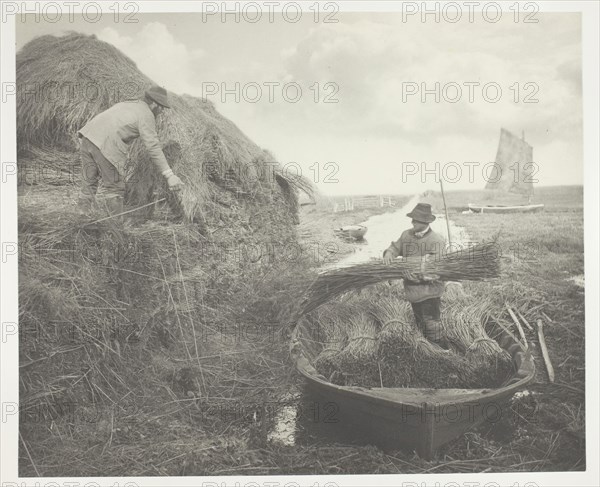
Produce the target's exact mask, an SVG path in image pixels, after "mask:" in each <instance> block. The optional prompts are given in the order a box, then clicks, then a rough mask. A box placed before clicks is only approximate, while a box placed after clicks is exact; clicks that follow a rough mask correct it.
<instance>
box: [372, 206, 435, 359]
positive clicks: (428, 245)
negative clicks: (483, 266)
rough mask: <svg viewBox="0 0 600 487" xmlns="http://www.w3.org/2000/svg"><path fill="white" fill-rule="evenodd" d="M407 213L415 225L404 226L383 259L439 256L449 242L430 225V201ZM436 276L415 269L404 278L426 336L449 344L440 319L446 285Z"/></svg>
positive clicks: (423, 258)
mask: <svg viewBox="0 0 600 487" xmlns="http://www.w3.org/2000/svg"><path fill="white" fill-rule="evenodd" d="M406 216H408V217H410V218H412V228H410V229H408V230H405V231H404V232H403V233H402V235H401V236H400V238H399V239H398V240H396V241H395V242H392V244H391V245H390V246H389V247H388V248H387V249H386V250H385V252H384V253H383V262H384V263H386V264H390V263H392V262H393V261H394V259H395V258H396V257H403V258H405V259H411V258H418V259H419V261H424V260H425V261H426V260H429V259H431V258H436V257H438V256H440V255H441V253H442V251H443V250H444V248H445V244H446V243H445V241H444V238H443V237H442V236H441V235H439V234H437V233H435V232H434V231H433V230H432V229H431V228H430V226H429V224H430V223H431V222H433V221H434V220H435V216H434V215H433V214H432V212H431V205H429V204H427V203H418V204H417V206H415V208H414V209H413V211H411V212H410V213H408V214H407V215H406ZM436 277H437V276H428V275H426V274H425V275H424V274H422V273H412V274H411V275H410V276H409V278H407V279H404V291H405V293H406V298H407V299H408V301H409V302H410V304H411V305H412V309H413V313H414V315H415V319H416V321H417V325H418V326H419V328H420V329H421V330H422V331H423V334H424V335H425V337H426V338H427V339H428V340H430V341H432V342H434V343H437V344H439V345H440V346H442V347H444V348H446V343H445V339H444V338H443V336H442V325H441V322H440V306H441V297H442V294H444V288H445V286H444V283H443V282H441V281H438V280H436Z"/></svg>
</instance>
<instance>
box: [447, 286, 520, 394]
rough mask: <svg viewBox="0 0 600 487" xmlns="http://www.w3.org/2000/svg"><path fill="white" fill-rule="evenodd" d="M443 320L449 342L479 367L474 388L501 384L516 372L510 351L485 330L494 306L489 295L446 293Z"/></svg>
mask: <svg viewBox="0 0 600 487" xmlns="http://www.w3.org/2000/svg"><path fill="white" fill-rule="evenodd" d="M444 303H445V306H444V309H443V310H442V316H441V322H442V327H443V328H444V333H445V335H446V337H447V339H448V341H449V342H450V343H451V344H452V345H455V346H456V347H457V348H458V350H459V351H460V352H462V353H464V354H465V357H466V358H467V360H468V361H469V362H471V363H472V364H474V365H475V366H476V367H477V368H478V369H479V375H478V380H477V381H476V382H475V385H474V387H493V386H495V385H498V384H501V383H502V382H504V380H505V379H506V378H507V377H508V376H509V375H510V374H511V373H512V372H513V371H514V370H513V363H512V359H511V357H510V354H509V353H508V352H507V351H506V350H504V349H503V348H502V347H500V345H499V344H498V343H497V342H496V341H495V340H493V339H491V338H490V337H489V335H488V334H487V332H486V331H485V327H486V324H487V323H488V321H489V319H490V316H491V314H492V313H493V312H494V309H495V306H494V303H493V299H492V298H491V297H490V296H478V297H474V296H468V295H466V294H464V295H460V294H458V293H457V294H451V295H448V294H446V298H445V300H444Z"/></svg>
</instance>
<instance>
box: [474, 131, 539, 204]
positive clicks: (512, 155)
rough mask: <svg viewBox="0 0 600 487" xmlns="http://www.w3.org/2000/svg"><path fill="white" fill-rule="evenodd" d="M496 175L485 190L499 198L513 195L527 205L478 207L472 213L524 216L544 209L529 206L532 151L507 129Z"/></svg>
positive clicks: (496, 164) (502, 142)
mask: <svg viewBox="0 0 600 487" xmlns="http://www.w3.org/2000/svg"><path fill="white" fill-rule="evenodd" d="M494 169H495V171H493V172H492V173H491V174H490V175H489V179H488V182H487V183H486V186H485V189H486V190H490V191H494V192H496V194H498V195H500V194H506V193H514V194H520V195H523V196H525V197H527V203H528V204H526V205H523V204H517V205H475V204H472V203H469V209H470V210H471V211H474V212H477V213H523V212H535V211H541V210H543V209H544V205H543V204H530V203H531V198H532V196H533V175H534V174H535V172H534V171H535V164H534V163H533V147H532V146H531V145H529V144H528V143H527V142H525V134H524V133H523V135H522V137H521V138H519V137H517V136H516V135H514V134H512V133H510V132H509V131H508V130H506V129H504V128H503V129H500V143H499V144H498V151H497V152H496V161H495V167H494Z"/></svg>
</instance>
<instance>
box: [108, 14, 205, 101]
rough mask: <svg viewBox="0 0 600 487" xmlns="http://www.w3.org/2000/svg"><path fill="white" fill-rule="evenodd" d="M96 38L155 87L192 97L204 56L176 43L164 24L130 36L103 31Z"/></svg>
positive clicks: (110, 28) (112, 30)
mask: <svg viewBox="0 0 600 487" xmlns="http://www.w3.org/2000/svg"><path fill="white" fill-rule="evenodd" d="M98 38H99V39H101V40H103V41H105V42H109V43H110V44H112V45H114V46H115V47H116V48H117V49H120V50H121V51H123V52H124V53H125V54H126V55H127V56H129V57H130V58H132V59H133V60H134V61H135V63H136V64H137V66H138V68H139V69H140V71H142V72H143V73H144V74H146V75H147V76H149V77H150V78H151V79H152V80H154V81H155V82H156V83H157V84H159V85H162V86H164V87H165V88H167V89H168V90H170V91H174V92H177V93H192V92H194V91H195V90H196V81H197V80H198V79H199V78H198V72H199V70H200V68H199V66H200V62H201V61H202V59H203V57H204V55H205V53H204V51H203V50H202V49H199V48H190V47H188V46H186V45H185V44H183V43H181V42H179V41H178V40H177V39H175V37H174V36H173V34H171V32H169V30H168V29H167V27H166V26H165V25H164V24H161V23H160V22H149V23H148V24H146V25H144V27H142V29H141V30H140V31H139V32H137V33H136V34H135V35H134V36H125V35H122V34H120V33H119V32H118V31H117V30H116V29H114V28H113V27H106V28H104V29H102V30H101V31H100V32H99V33H98Z"/></svg>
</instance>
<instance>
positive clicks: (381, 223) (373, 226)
mask: <svg viewBox="0 0 600 487" xmlns="http://www.w3.org/2000/svg"><path fill="white" fill-rule="evenodd" d="M418 202H419V196H418V195H416V196H413V197H412V198H411V199H410V201H409V202H408V203H406V204H405V205H404V206H403V207H402V208H400V209H399V210H397V211H394V212H393V213H384V214H381V215H374V216H372V217H370V218H368V219H367V220H366V221H364V222H362V223H360V225H364V226H366V227H367V229H368V230H367V234H366V235H365V239H364V241H363V242H362V244H358V242H357V246H356V248H355V249H354V252H353V253H352V254H350V255H348V256H346V257H344V258H342V259H340V260H339V261H338V262H335V263H333V264H329V265H327V266H325V267H324V270H327V269H332V268H335V267H345V266H350V265H354V264H360V263H362V262H368V261H369V260H371V259H381V258H382V257H383V252H384V250H385V249H387V248H388V247H389V246H390V243H391V242H392V241H395V240H397V239H398V238H400V235H401V234H402V232H403V231H404V230H407V229H408V228H411V223H410V222H411V219H410V218H409V217H407V216H406V214H407V213H410V211H411V210H412V209H413V208H414V207H415V206H416V204H417V203H418ZM431 229H432V230H433V231H434V232H436V233H438V234H439V235H441V236H442V237H444V239H446V242H448V230H447V227H446V218H445V216H444V215H443V214H438V215H436V220H435V221H434V222H433V223H432V224H431ZM450 238H451V241H452V247H451V249H449V250H452V249H458V248H462V247H464V246H468V245H470V244H471V243H472V242H471V240H470V238H469V235H468V234H467V232H466V231H465V229H464V228H463V227H458V226H456V225H455V224H454V222H452V221H450Z"/></svg>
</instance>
